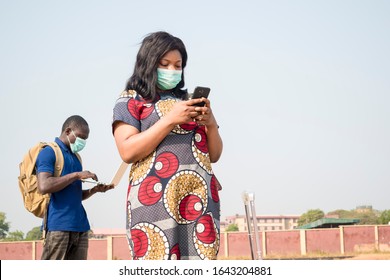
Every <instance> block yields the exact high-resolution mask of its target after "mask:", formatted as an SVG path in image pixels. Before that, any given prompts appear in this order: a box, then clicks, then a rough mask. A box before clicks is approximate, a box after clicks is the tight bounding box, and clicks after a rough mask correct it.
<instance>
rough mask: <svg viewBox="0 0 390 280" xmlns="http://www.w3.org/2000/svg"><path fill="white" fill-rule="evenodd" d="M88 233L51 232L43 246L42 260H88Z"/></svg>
mask: <svg viewBox="0 0 390 280" xmlns="http://www.w3.org/2000/svg"><path fill="white" fill-rule="evenodd" d="M87 256H88V232H72V231H49V232H48V233H47V234H46V239H45V243H44V246H43V252H42V257H41V259H42V260H86V259H87Z"/></svg>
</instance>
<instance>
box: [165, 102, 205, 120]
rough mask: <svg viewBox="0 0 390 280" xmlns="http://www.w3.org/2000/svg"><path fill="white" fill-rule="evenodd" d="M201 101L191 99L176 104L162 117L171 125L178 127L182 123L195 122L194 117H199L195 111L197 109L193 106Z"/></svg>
mask: <svg viewBox="0 0 390 280" xmlns="http://www.w3.org/2000/svg"><path fill="white" fill-rule="evenodd" d="M200 100H201V99H200V98H199V99H191V100H187V101H179V102H176V103H175V104H174V105H173V106H172V109H171V110H170V111H169V112H168V113H167V114H166V115H165V116H164V118H165V119H166V120H168V121H169V122H170V123H172V124H173V125H180V124H183V123H189V122H192V121H196V119H195V118H196V117H197V116H199V114H200V113H199V112H198V111H196V110H195V109H196V108H198V107H195V106H193V105H194V104H196V103H199V101H200Z"/></svg>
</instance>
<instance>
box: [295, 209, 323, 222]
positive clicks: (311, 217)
mask: <svg viewBox="0 0 390 280" xmlns="http://www.w3.org/2000/svg"><path fill="white" fill-rule="evenodd" d="M324 216H325V214H324V211H322V210H320V209H310V210H308V211H307V212H306V213H304V214H302V215H301V216H300V217H299V219H298V226H302V225H306V224H308V223H311V222H314V221H317V220H319V219H322V218H323V217H324Z"/></svg>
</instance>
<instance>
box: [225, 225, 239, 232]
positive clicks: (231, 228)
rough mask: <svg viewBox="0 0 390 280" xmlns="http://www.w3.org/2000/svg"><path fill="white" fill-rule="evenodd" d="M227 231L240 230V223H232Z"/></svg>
mask: <svg viewBox="0 0 390 280" xmlns="http://www.w3.org/2000/svg"><path fill="white" fill-rule="evenodd" d="M225 231H238V225H236V224H230V225H229V226H228V227H227V228H226V230H225Z"/></svg>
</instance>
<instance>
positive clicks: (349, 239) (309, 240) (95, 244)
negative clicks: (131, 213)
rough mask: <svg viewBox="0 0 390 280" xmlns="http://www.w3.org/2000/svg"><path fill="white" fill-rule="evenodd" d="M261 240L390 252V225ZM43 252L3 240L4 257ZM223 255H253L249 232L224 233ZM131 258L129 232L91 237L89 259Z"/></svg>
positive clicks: (280, 246) (277, 251)
mask: <svg viewBox="0 0 390 280" xmlns="http://www.w3.org/2000/svg"><path fill="white" fill-rule="evenodd" d="M259 240H260V244H261V246H260V248H261V251H262V255H263V257H267V256H268V257H272V256H278V257H289V256H294V257H297V256H304V255H307V254H329V255H343V254H350V253H360V252H372V251H379V252H390V225H377V226H376V225H368V226H344V227H341V228H337V229H309V230H286V231H267V232H264V231H263V232H260V233H259ZM41 254H42V241H21V242H0V259H1V260H34V259H40V256H41ZM219 257H220V258H225V259H229V258H232V259H237V258H250V257H251V251H250V243H249V236H248V233H246V232H230V233H222V234H221V240H220V250H219ZM129 258H130V253H129V247H128V244H127V240H126V237H125V236H109V237H107V238H105V239H90V242H89V251H88V259H89V260H127V259H129Z"/></svg>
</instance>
